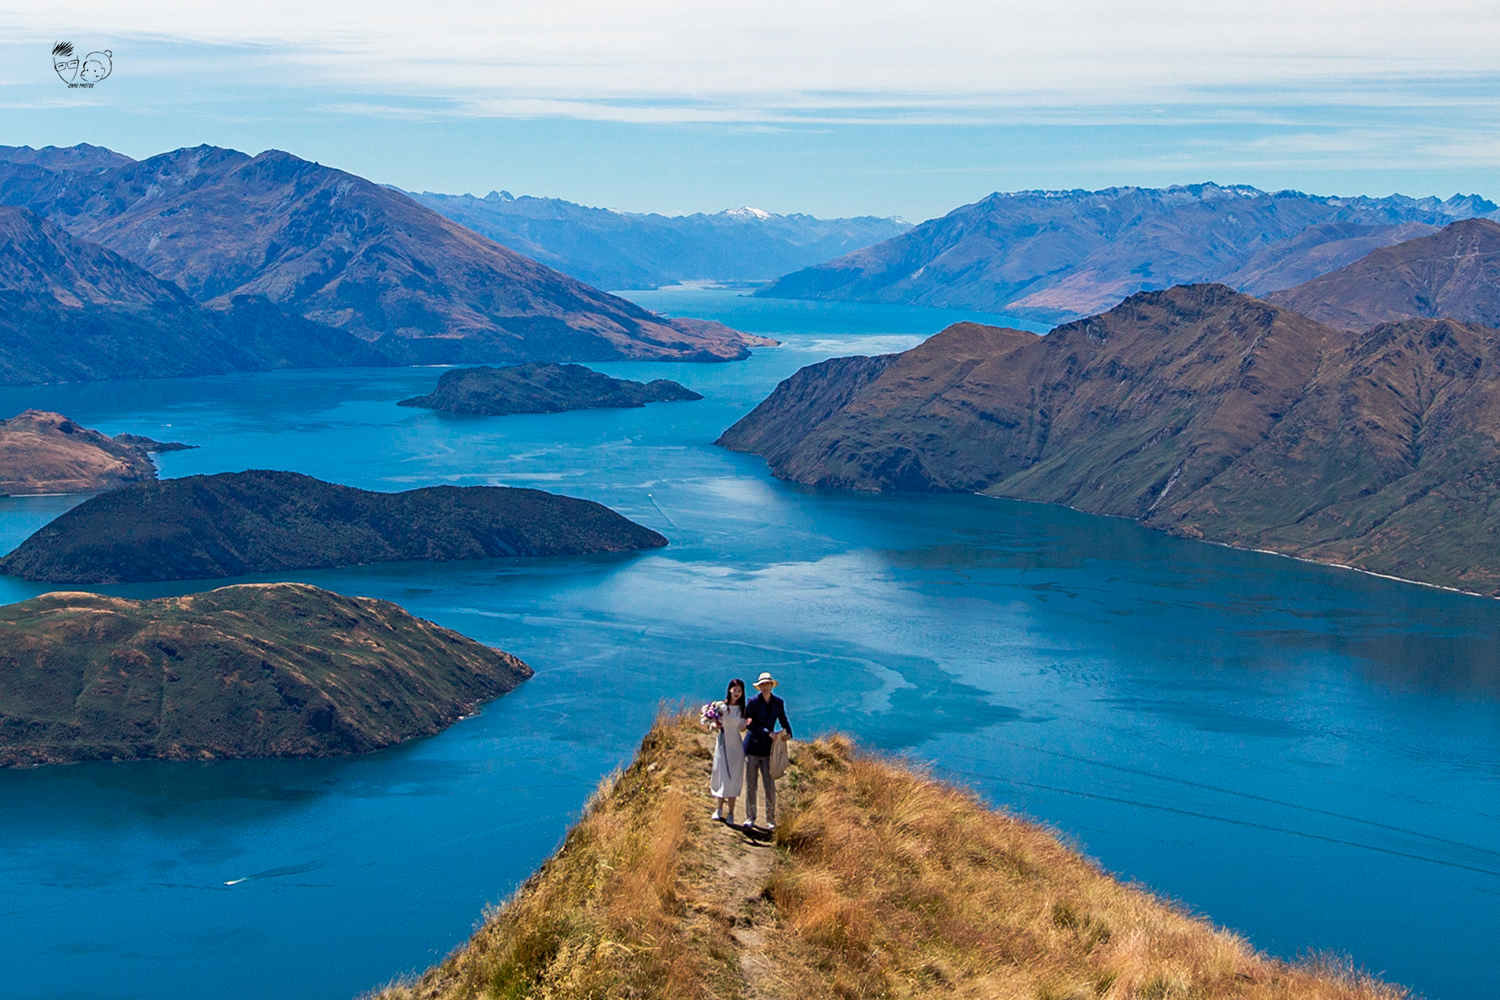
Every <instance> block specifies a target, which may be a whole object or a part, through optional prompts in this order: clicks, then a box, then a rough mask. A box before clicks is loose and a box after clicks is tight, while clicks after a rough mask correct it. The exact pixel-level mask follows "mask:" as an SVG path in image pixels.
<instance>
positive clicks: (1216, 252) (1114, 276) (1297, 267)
mask: <svg viewBox="0 0 1500 1000" xmlns="http://www.w3.org/2000/svg"><path fill="white" fill-rule="evenodd" d="M1497 214H1500V206H1496V205H1495V204H1493V203H1492V202H1489V201H1486V200H1485V199H1483V198H1479V197H1477V196H1474V195H1470V196H1459V195H1455V196H1454V197H1452V198H1450V199H1448V200H1447V201H1439V200H1438V199H1436V198H1407V197H1404V196H1401V195H1392V196H1390V197H1388V198H1330V197H1320V196H1316V195H1307V194H1302V193H1301V192H1297V191H1280V192H1277V193H1275V194H1271V193H1268V192H1265V191H1259V190H1257V189H1255V188H1252V187H1246V186H1243V185H1233V186H1227V187H1225V186H1220V185H1217V184H1194V185H1187V186H1181V187H1169V188H1156V189H1154V188H1136V187H1123V188H1108V189H1106V190H1102V191H1018V192H1015V193H1011V194H1000V193H996V194H992V195H990V196H989V197H988V198H985V199H983V200H982V201H978V202H975V203H974V204H971V205H964V206H962V207H960V208H956V209H954V210H953V211H951V212H949V213H948V214H947V215H945V216H943V217H941V218H938V219H932V220H929V221H927V222H924V223H922V224H921V225H919V226H916V227H915V228H913V229H912V230H910V231H909V232H907V233H904V234H902V235H900V236H897V237H894V238H892V239H889V240H887V241H885V242H884V243H878V244H876V245H874V246H871V247H866V248H864V249H862V250H856V251H854V252H852V253H849V254H846V255H844V256H843V257H839V258H836V259H834V260H830V261H827V262H825V263H822V264H819V265H817V266H814V267H809V268H806V269H804V270H802V271H797V272H793V273H791V274H787V275H784V276H783V277H781V278H779V279H777V280H776V281H774V282H772V283H771V284H770V285H768V286H767V287H765V288H763V289H761V290H759V291H757V292H756V293H755V294H757V295H761V296H767V297H774V298H792V299H818V300H825V301H841V302H886V303H900V304H906V305H920V306H939V307H943V308H950V309H973V310H978V311H981V312H989V313H1001V314H1005V315H1013V316H1019V317H1024V318H1028V319H1036V320H1042V321H1046V322H1058V321H1064V320H1070V319H1075V318H1078V317H1081V316H1085V315H1088V314H1090V313H1095V312H1098V311H1101V310H1103V309H1107V308H1109V307H1111V306H1113V305H1115V304H1116V303H1118V302H1120V301H1121V300H1122V299H1124V298H1125V297H1127V296H1129V295H1132V294H1134V293H1135V292H1139V291H1144V290H1150V289H1162V288H1167V287H1170V286H1172V285H1178V284H1187V283H1193V282H1221V283H1224V284H1228V285H1230V286H1232V287H1235V288H1238V289H1240V290H1242V291H1246V292H1249V293H1251V294H1255V295H1261V294H1264V293H1266V292H1269V291H1272V290H1274V289H1277V288H1289V287H1292V286H1294V285H1298V284H1301V283H1302V282H1304V281H1307V280H1308V279H1310V278H1313V277H1315V276H1316V275H1319V274H1322V273H1324V272H1326V271H1331V270H1334V269H1336V268H1339V267H1342V266H1343V265H1345V264H1348V263H1350V262H1352V261H1354V260H1357V259H1358V258H1360V257H1363V256H1364V255H1365V254H1367V253H1369V252H1370V251H1371V250H1372V249H1375V248H1376V247H1380V246H1388V245H1390V244H1394V243H1399V242H1402V241H1404V240H1408V239H1411V238H1413V237H1416V236H1421V235H1426V234H1428V233H1431V232H1433V231H1435V229H1436V228H1437V227H1440V226H1446V225H1448V224H1449V223H1451V222H1454V221H1457V220H1461V219H1467V218H1472V217H1480V216H1482V217H1490V218H1493V217H1495V216H1496V215H1497Z"/></svg>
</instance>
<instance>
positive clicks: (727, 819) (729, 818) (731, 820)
mask: <svg viewBox="0 0 1500 1000" xmlns="http://www.w3.org/2000/svg"><path fill="white" fill-rule="evenodd" d="M724 822H725V823H728V824H729V825H730V826H734V813H728V814H727V815H725V817H724Z"/></svg>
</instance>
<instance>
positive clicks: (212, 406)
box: [0, 291, 1500, 1000]
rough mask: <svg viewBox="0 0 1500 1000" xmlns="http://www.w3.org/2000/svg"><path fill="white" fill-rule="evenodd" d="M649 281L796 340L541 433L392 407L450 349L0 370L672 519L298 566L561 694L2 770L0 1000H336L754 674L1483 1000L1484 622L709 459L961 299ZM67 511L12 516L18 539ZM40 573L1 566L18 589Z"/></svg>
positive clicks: (470, 904) (1487, 731)
mask: <svg viewBox="0 0 1500 1000" xmlns="http://www.w3.org/2000/svg"><path fill="white" fill-rule="evenodd" d="M633 297H635V298H637V299H638V300H639V301H641V302H643V304H645V305H647V306H648V307H651V308H656V309H662V310H666V311H670V312H676V313H679V314H684V315H688V314H692V315H700V316H711V317H718V318H722V319H724V320H725V321H726V322H729V323H731V324H733V325H736V326H739V327H740V328H742V329H749V330H753V331H757V332H765V333H770V334H773V335H776V336H778V337H780V338H781V339H783V340H784V341H785V346H783V347H781V348H777V349H771V350H761V351H757V352H756V354H755V356H754V357H753V358H752V359H751V360H749V361H745V362H737V363H734V364H724V365H686V364H682V365H673V364H610V365H600V366H596V367H599V368H601V369H602V370H605V371H608V372H610V373H611V374H615V375H623V376H628V377H632V378H641V379H648V378H657V377H670V378H675V379H677V380H679V381H681V382H683V383H684V384H686V385H688V386H689V387H691V388H693V389H696V390H698V391H699V392H701V393H703V394H704V395H705V396H706V397H707V398H706V399H705V400H703V401H702V402H696V403H676V404H655V405H652V406H649V407H646V408H645V409H636V410H603V411H593V412H582V413H569V414H558V415H551V416H534V417H533V416H519V417H503V418H464V417H453V416H446V415H439V414H435V413H431V412H428V411H424V410H414V409H407V408H398V407H397V406H395V405H394V404H395V401H396V400H398V399H401V398H403V397H405V396H408V395H413V394H417V393H420V392H426V391H428V390H429V389H430V388H431V386H432V385H433V384H434V383H435V381H436V378H437V374H438V373H437V372H436V371H435V370H432V369H401V370H348V371H337V372H287V373H276V374H270V375H246V376H230V377H223V378H207V379H190V380H162V381H144V382H133V383H111V384H103V385H68V386H50V387H39V388H32V389H5V390H0V411H3V412H4V414H9V413H14V412H16V411H18V410H19V409H21V408H23V407H26V406H36V407H44V408H48V409H55V410H59V411H61V412H64V413H67V414H68V415H69V416H72V417H74V418H75V419H77V420H80V421H81V422H83V423H85V424H86V425H88V426H94V427H99V428H101V429H104V430H106V431H108V432H110V433H117V432H120V431H134V432H137V433H142V434H148V435H151V436H153V437H156V438H160V439H171V440H181V441H186V442H189V443H193V444H198V445H201V448H199V449H198V450H195V451H187V452H175V453H169V454H166V455H163V456H161V457H160V464H161V467H162V470H163V474H164V475H167V476H177V475H186V474H191V473H197V472H220V471H228V470H238V469H244V468H255V467H264V468H282V469H292V470H296V471H299V472H305V473H309V474H312V475H315V476H319V477H322V478H324V479H328V480H332V481H334V482H340V483H348V484H351V485H355V486H361V487H366V488H373V489H386V490H394V489H404V488H409V487H412V486H418V485H427V484H435V483H459V484H472V483H495V484H506V485H522V486H534V487H540V488H544V489H550V490H555V491H558V492H563V493H567V494H571V495H574V496H582V497H588V498H591V499H595V500H599V501H601V502H603V503H606V504H608V505H610V506H612V507H614V508H615V509H617V510H619V511H621V512H622V513H624V514H626V515H627V516H629V517H631V518H633V519H635V520H638V521H640V522H642V523H644V524H647V525H649V526H651V527H653V528H655V529H657V530H659V531H661V532H662V533H664V534H665V535H666V536H667V537H668V538H669V539H671V542H672V544H671V546H670V547H669V548H667V549H665V550H660V551H657V552H653V553H650V554H647V555H642V556H634V557H610V558H590V559H577V560H536V561H503V560H497V561H487V562H479V563H456V564H448V565H431V564H400V565H385V566H373V567H363V568H356V569H349V570H338V571H318V572H308V573H302V574H295V575H294V577H293V578H295V579H299V580H305V581H307V582H309V583H314V584H317V585H320V586H325V587H329V588H332V589H334V590H339V591H343V592H347V593H354V594H362V595H369V596H373V597H380V598H386V599H389V600H393V601H397V602H399V603H401V604H402V605H404V606H405V607H407V608H408V609H410V610H411V611H412V612H414V613H415V614H418V615H421V616H423V617H426V618H430V619H432V620H434V621H437V622H440V623H442V624H444V625H447V626H451V627H453V628H456V629H459V630H460V631H462V632H464V633H466V634H468V635H470V636H473V637H475V638H477V639H480V640H482V641H484V642H487V643H490V644H492V645H495V646H498V647H500V648H503V649H505V650H508V651H510V652H513V653H515V654H517V655H519V656H521V657H522V658H523V659H525V660H526V661H527V662H528V663H530V664H531V665H532V666H533V667H534V668H535V669H536V672H537V673H536V676H535V678H534V679H533V680H531V681H529V682H528V683H527V684H525V685H523V686H522V687H521V688H520V689H519V690H517V691H516V692H515V693H513V694H511V695H508V696H506V697H505V698H502V699H500V700H498V701H496V702H494V703H492V704H491V705H489V706H487V707H486V709H485V710H484V712H483V713H482V714H480V715H479V716H477V717H475V718H472V719H469V720H466V721H464V722H462V723H460V724H458V725H457V726H455V727H453V728H452V729H450V730H449V731H448V732H446V733H444V734H442V735H440V736H437V737H435V738H432V739H429V740H423V741H419V742H416V743H413V744H409V745H407V746H404V747H400V748H397V749H394V750H391V751H386V752H383V753H378V754H373V755H369V756H365V757H360V758H355V759H344V760H317V761H233V762H218V763H209V764H204V763H160V762H144V763H123V764H85V765H76V766H72V767H61V768H42V769H34V770H26V771H9V772H4V773H0V844H3V845H4V846H3V849H0V900H3V902H0V982H3V984H4V985H3V987H0V995H3V996H5V997H7V998H17V1000H19V998H28V1000H32V998H72V997H89V998H94V997H106V996H107V997H110V998H115V1000H126V998H135V997H142V998H144V997H151V998H157V1000H161V998H171V1000H176V998H183V1000H186V998H202V997H215V998H251V997H256V998H259V997H264V996H276V997H281V998H291V1000H303V998H306V1000H311V998H339V997H351V996H353V995H355V994H357V993H359V992H361V991H363V990H365V989H368V988H370V987H373V986H375V985H378V984H380V983H382V982H384V981H386V980H388V979H390V978H392V977H395V976H398V975H401V974H403V973H409V972H412V971H415V970H419V969H421V968H424V967H426V966H427V965H428V964H430V963H431V962H433V961H435V960H437V959H439V958H440V957H441V956H442V955H444V954H445V953H447V952H448V951H449V950H450V949H452V948H453V947H454V946H456V945H457V944H459V943H460V942H462V941H463V940H464V938H465V937H466V936H467V935H468V934H469V933H470V931H471V930H472V928H473V926H474V923H475V921H476V920H478V919H479V917H480V915H481V912H482V910H483V908H484V907H485V905H486V904H487V903H493V902H497V901H499V900H501V899H503V898H504V897H505V896H506V895H507V894H508V893H509V892H510V891H511V890H512V889H513V888H514V887H515V886H516V885H517V884H518V883H519V882H520V880H521V879H523V878H524V877H525V876H526V875H527V874H528V873H530V872H531V870H532V869H533V868H534V867H535V866H536V865H537V864H538V863H539V862H540V861H541V860H542V859H543V858H545V857H546V855H547V854H548V853H550V852H551V850H552V849H553V848H554V847H555V846H556V844H557V843H558V841H559V838H560V837H561V836H562V833H563V831H564V830H565V828H566V826H567V824H568V823H569V821H570V820H571V819H573V818H575V817H576V815H577V813H578V811H579V809H580V807H581V806H582V804H583V802H584V800H585V798H586V797H587V795H588V794H589V792H590V791H591V790H592V789H593V787H594V786H595V785H596V783H597V782H598V780H599V779H600V777H601V776H602V775H603V774H605V773H606V772H608V771H609V770H610V769H612V768H613V767H615V766H617V765H618V764H620V763H621V762H623V761H625V760H627V759H628V758H629V756H630V754H631V753H632V752H633V750H634V748H635V745H636V743H637V742H638V740H639V738H640V736H641V734H642V733H643V732H644V730H645V728H646V726H647V725H648V724H649V722H650V720H651V718H652V716H653V715H654V714H655V712H656V709H657V705H658V704H659V703H660V702H662V701H663V700H666V701H669V702H673V701H687V702H693V703H696V702H700V701H702V700H706V699H708V698H710V697H718V696H720V692H722V690H723V688H724V684H725V681H726V679H727V678H728V677H730V676H739V677H753V676H754V675H755V674H757V673H759V672H760V671H761V670H771V671H773V672H774V673H776V674H777V675H778V676H779V677H781V678H783V682H784V683H783V687H782V688H781V693H784V694H785V696H786V698H787V701H788V706H789V710H790V714H791V717H792V721H793V724H794V726H795V727H796V728H797V730H798V734H799V735H808V734H814V733H817V732H819V731H822V730H827V729H831V728H839V729H843V730H846V731H849V732H852V733H854V734H856V735H858V736H859V737H860V738H861V739H862V740H863V741H865V742H866V743H867V744H869V745H871V746H875V747H880V748H884V749H887V750H891V751H897V752H901V753H906V754H909V755H911V756H912V757H913V758H915V759H917V760H920V761H926V762H931V763H932V764H933V765H934V767H935V769H936V770H937V771H938V772H939V773H940V774H943V775H946V776H948V777H951V778H953V779H956V780H959V781H962V782H965V783H967V784H969V785H971V786H972V787H974V788H976V789H977V790H979V791H980V792H981V793H982V794H983V795H985V796H986V797H987V798H988V799H990V800H991V801H993V802H995V803H997V804H1000V805H1004V806H1007V807H1009V808H1011V809H1014V810H1017V811H1019V812H1022V813H1025V814H1027V815H1030V816H1033V817H1036V818H1038V819H1040V820H1043V821H1045V822H1048V823H1050V824H1052V825H1054V826H1055V827H1056V828H1057V829H1058V830H1060V831H1062V832H1063V833H1064V834H1066V835H1067V836H1068V837H1070V838H1072V839H1073V841H1074V842H1076V843H1077V844H1078V845H1079V846H1081V847H1082V849H1084V850H1085V851H1087V852H1088V853H1089V854H1091V855H1092V856H1094V857H1096V858H1098V859H1099V860H1100V861H1101V863H1102V864H1104V865H1105V866H1106V867H1107V868H1109V869H1110V870H1112V871H1114V872H1117V873H1119V874H1120V875H1122V876H1124V877H1126V878H1131V879H1136V880H1139V881H1141V882H1143V883H1145V884H1146V885H1148V886H1151V887H1152V888H1154V889H1156V890H1157V891H1159V892H1162V893H1164V894H1167V895H1170V896H1172V897H1175V898H1177V899H1179V900H1181V901H1182V902H1183V903H1184V904H1185V905H1187V906H1189V907H1191V908H1193V909H1195V910H1197V911H1200V912H1203V913H1205V914H1207V915H1209V916H1210V917H1211V918H1212V919H1214V920H1215V921H1216V922H1218V923H1220V924H1223V925H1226V926H1229V927H1232V928H1234V929H1236V930H1238V931H1240V932H1241V933H1243V934H1245V935H1246V936H1247V937H1248V938H1249V939H1250V940H1251V941H1252V942H1253V943H1254V944H1256V945H1257V946H1258V947H1261V948H1264V949H1267V950H1269V951H1272V952H1274V953H1276V954H1279V955H1285V956H1292V955H1295V954H1297V953H1298V952H1300V951H1303V950H1305V949H1309V948H1315V949H1328V950H1335V951H1341V952H1347V953H1349V954H1351V955H1352V956H1353V957H1354V959H1355V960H1356V961H1357V962H1359V963H1361V964H1363V965H1365V966H1367V967H1369V968H1370V969H1372V970H1375V971H1383V972H1385V973H1386V975H1388V976H1389V977H1391V978H1393V979H1395V980H1397V981H1399V982H1402V983H1405V984H1408V985H1410V986H1412V987H1414V988H1416V989H1417V990H1419V991H1421V992H1423V993H1425V994H1427V995H1428V996H1429V997H1432V998H1434V1000H1457V998H1463V997H1482V996H1493V995H1495V992H1496V990H1495V987H1494V985H1493V970H1494V968H1495V967H1496V965H1497V964H1500V941H1497V936H1496V934H1495V924H1496V921H1495V915H1496V913H1497V912H1500V794H1497V789H1500V782H1497V778H1500V641H1497V640H1500V603H1497V602H1494V601H1488V600H1482V599H1479V598H1473V597H1467V596H1463V595H1458V594H1453V593H1448V592H1443V591H1438V590H1435V589H1432V588H1426V587H1419V586H1414V585H1410V584H1402V583H1398V582H1395V581H1389V580H1380V579H1375V578H1372V577H1368V576H1362V575H1359V574H1355V573H1350V572H1346V571H1340V570H1335V569H1328V568H1322V567H1317V566H1310V565H1306V564H1303V563H1298V562H1294V561H1291V560H1287V559H1279V558H1276V557H1272V556H1264V555H1257V554H1253V553H1243V552H1236V551H1232V550H1229V549H1224V548H1219V547H1215V546H1209V545H1201V544H1196V543H1192V542H1187V541H1181V540H1176V539H1170V538H1166V537H1163V536H1161V535H1158V534H1156V533H1153V532H1148V531H1144V530H1142V529H1140V528H1138V527H1137V526H1135V525H1134V524H1132V523H1130V522H1126V521H1121V520H1115V519H1108V518H1098V517H1090V516H1086V515H1082V514H1077V513H1075V512H1072V511H1068V510H1064V509H1060V508H1053V507H1046V506H1041V505H1034V504H1022V503H1013V502H1008V501H997V500H992V499H987V498H983V497H976V496H923V495H885V496H865V495H851V494H839V493H831V492H818V491H812V490H807V489H802V488H798V487H795V486H791V485H788V484H784V483H780V482H777V481H776V480H774V479H772V478H771V477H770V476H769V475H768V474H767V473H766V470H765V466H764V463H762V462H761V461H760V460H759V459H757V458H754V457H752V456H743V455H735V454H730V453H727V452H724V451H722V450H720V449H716V448H714V447H712V444H711V443H712V441H713V440H714V438H715V437H717V435H718V434H719V432H720V431H721V430H722V429H723V428H725V427H726V426H728V425H729V424H730V423H732V422H733V421H734V420H735V419H737V418H738V417H739V416H741V415H742V414H744V413H745V412H746V411H747V410H748V409H749V408H751V407H752V406H754V404H755V403H757V402H758V401H759V400H761V399H762V398H764V396H765V395H766V394H767V393H768V392H769V391H770V390H771V388H772V387H773V386H774V385H775V384H776V382H777V381H778V380H780V379H781V378H784V377H785V376H786V375H788V374H790V373H791V372H792V371H794V370H796V369H797V368H798V367H800V366H802V365H804V364H808V363H811V362H813V361H817V360H821V359H822V358H826V357H830V356H834V355H839V354H852V353H876V352H884V351H892V350H901V349H904V348H906V347H909V346H911V345H913V344H915V343H917V342H918V341H920V339H922V337H923V336H925V335H928V334H930V333H932V332H935V331H936V329H938V328H939V327H940V326H942V325H943V324H944V323H946V322H948V321H950V320H951V319H954V318H958V317H957V315H956V314H952V315H950V314H944V313H939V312H935V311H929V310H908V309H894V308H892V309H887V308H883V307H875V306H854V307H851V306H837V305H823V304H809V303H785V302H782V303H778V302H774V301H761V300H753V299H744V298H740V297H738V296H735V295H733V294H731V293H726V292H713V291H691V292H688V291H664V292H657V293H634V294H633ZM77 499H78V498H32V499H9V500H0V548H3V549H9V548H11V547H13V546H14V545H15V544H16V543H18V542H19V541H20V540H21V539H22V538H24V537H25V536H26V535H27V534H29V533H30V532H31V531H33V530H35V529H36V528H37V527H38V526H40V525H41V524H44V523H45V522H46V521H47V520H49V519H50V518H52V517H55V516H56V515H57V514H58V513H60V512H61V511H63V510H65V509H67V507H68V506H70V505H71V504H72V503H75V502H77ZM213 585H217V583H215V584H213ZM205 586H206V585H205V584H202V583H199V584H196V585H195V584H182V585H175V586H122V587H111V588H101V589H103V590H106V591H109V592H113V593H120V594H125V595H128V596H156V595H161V594H166V593H181V592H189V591H193V590H201V589H205ZM44 589H46V588H42V587H37V586H34V585H30V584H25V583H23V582H20V581H15V580H10V579H8V578H0V599H3V600H7V601H8V600H18V599H22V598H24V597H28V596H31V595H33V594H35V593H40V592H41V591H42V590H44Z"/></svg>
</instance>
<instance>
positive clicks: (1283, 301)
mask: <svg viewBox="0 0 1500 1000" xmlns="http://www.w3.org/2000/svg"><path fill="white" fill-rule="evenodd" d="M1266 299H1267V300H1269V301H1271V302H1274V303H1276V304H1277V305H1280V306H1285V307H1287V308H1288V309H1295V310H1297V311H1298V312H1300V313H1302V314H1303V315H1306V316H1311V317H1312V318H1313V319H1315V320H1318V321H1319V322H1322V323H1327V324H1329V325H1330V326H1337V327H1342V328H1344V329H1348V330H1367V329H1369V328H1370V327H1372V326H1376V325H1377V324H1380V323H1391V322H1398V321H1400V320H1404V319H1410V318H1419V317H1420V318H1426V319H1438V318H1447V319H1456V320H1460V321H1462V322H1465V323H1478V324H1480V325H1481V326H1489V327H1495V326H1500V223H1497V222H1492V221H1490V220H1489V219H1470V220H1467V221H1464V222H1455V223H1453V224H1452V225H1451V226H1448V227H1447V228H1445V229H1443V230H1442V231H1441V232H1436V233H1432V234H1430V235H1427V236H1424V237H1420V238H1417V239H1412V240H1407V241H1405V242H1403V243H1399V244H1396V245H1395V246H1389V247H1383V248H1381V249H1378V250H1374V251H1371V252H1370V253H1369V254H1367V255H1366V256H1364V257H1361V258H1360V259H1359V260H1357V261H1355V262H1354V263H1352V264H1349V265H1348V266H1346V267H1342V268H1339V269H1338V270H1335V271H1331V272H1329V273H1327V274H1323V275H1320V276H1318V277H1316V278H1313V279H1312V280H1310V281H1307V282H1304V283H1303V284H1301V285H1298V286H1297V287H1296V288H1289V289H1286V290H1284V291H1279V292H1272V293H1271V294H1270V295H1267V296H1266Z"/></svg>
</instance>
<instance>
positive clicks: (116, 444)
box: [0, 410, 193, 496]
mask: <svg viewBox="0 0 1500 1000" xmlns="http://www.w3.org/2000/svg"><path fill="white" fill-rule="evenodd" d="M191 447H193V446H192V445H186V444H180V443H178V442H175V441H172V442H163V441H153V440H152V439H151V438H148V437H143V436H142V435H139V434H119V435H116V436H115V437H113V438H111V437H107V436H105V435H103V434H101V433H99V432H98V431H95V430H90V429H89V428H87V427H83V426H81V425H79V424H78V423H75V422H74V421H72V420H69V419H68V418H67V417H65V416H63V415H62V414H61V413H48V412H46V411H44V410H27V411H25V412H24V413H21V414H18V415H16V416H14V417H11V418H10V419H9V420H0V493H4V494H8V495H10V496H27V495H36V494H42V493H99V492H102V491H104V490H112V489H115V488H116V487H119V486H126V485H129V484H130V483H139V482H146V481H149V480H152V479H155V478H156V466H155V465H154V464H153V463H152V461H151V458H150V453H151V452H158V451H177V450H180V449H183V448H191Z"/></svg>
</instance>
